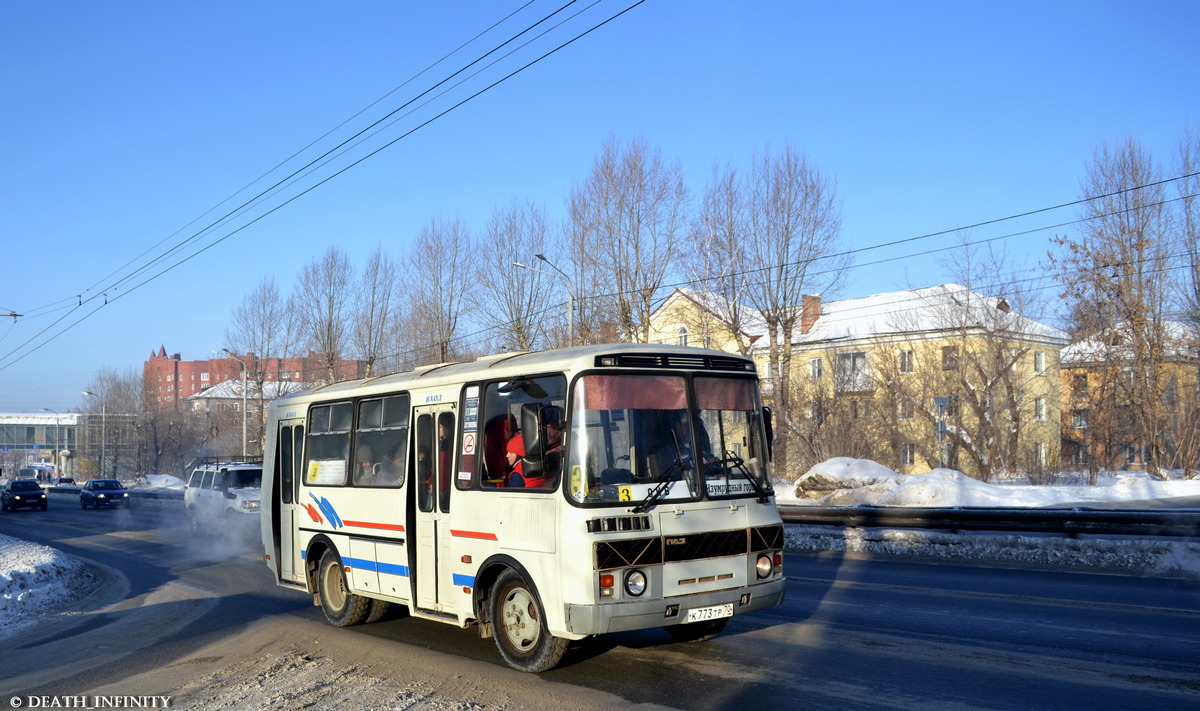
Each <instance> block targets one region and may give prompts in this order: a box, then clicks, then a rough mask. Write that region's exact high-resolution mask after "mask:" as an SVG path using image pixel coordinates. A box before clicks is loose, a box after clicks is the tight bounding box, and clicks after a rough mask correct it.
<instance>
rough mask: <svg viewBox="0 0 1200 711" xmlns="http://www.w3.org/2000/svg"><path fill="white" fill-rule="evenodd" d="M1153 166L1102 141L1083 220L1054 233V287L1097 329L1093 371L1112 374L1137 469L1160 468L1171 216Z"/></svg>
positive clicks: (1133, 145) (1135, 152)
mask: <svg viewBox="0 0 1200 711" xmlns="http://www.w3.org/2000/svg"><path fill="white" fill-rule="evenodd" d="M1160 179H1161V172H1160V170H1159V169H1158V167H1157V166H1156V165H1155V163H1154V161H1153V159H1152V158H1151V157H1150V155H1149V153H1147V152H1146V150H1145V149H1144V148H1143V147H1142V146H1141V144H1139V143H1138V142H1137V141H1135V140H1134V139H1132V138H1129V139H1126V140H1125V141H1124V142H1123V143H1121V144H1120V145H1117V146H1108V145H1105V146H1102V147H1101V148H1100V149H1098V150H1097V151H1096V152H1095V154H1094V155H1093V157H1092V162H1091V164H1090V165H1089V166H1088V171H1087V175H1086V177H1085V179H1084V183H1083V188H1082V191H1083V194H1084V196H1085V198H1087V202H1086V203H1085V206H1084V208H1083V216H1084V218H1085V220H1086V222H1085V227H1084V231H1083V233H1082V234H1081V235H1079V236H1078V237H1061V238H1058V239H1057V242H1058V244H1059V246H1060V247H1061V248H1062V249H1063V254H1062V255H1061V256H1057V257H1055V265H1056V272H1057V277H1058V279H1059V281H1060V282H1061V283H1062V284H1063V295H1064V297H1065V298H1067V299H1068V300H1069V302H1070V303H1071V305H1072V306H1073V307H1074V312H1075V313H1076V314H1078V316H1079V318H1080V319H1081V320H1082V321H1083V323H1084V328H1085V329H1086V331H1088V332H1089V333H1090V334H1091V335H1093V336H1095V335H1099V334H1107V335H1106V337H1105V338H1104V339H1102V341H1101V342H1102V343H1104V345H1105V349H1104V353H1103V354H1102V357H1103V361H1102V362H1103V365H1101V366H1100V368H1099V369H1100V371H1101V372H1103V373H1105V377H1108V378H1112V379H1113V381H1112V383H1111V384H1112V386H1113V389H1114V390H1115V391H1116V393H1117V394H1118V395H1117V396H1118V400H1119V402H1120V403H1121V404H1122V406H1123V407H1126V408H1127V409H1128V412H1129V417H1130V422H1131V425H1132V431H1131V432H1130V435H1131V443H1133V444H1140V445H1141V447H1142V451H1143V456H1144V458H1145V460H1146V461H1145V462H1144V464H1145V465H1146V468H1147V471H1149V472H1150V473H1151V474H1152V475H1154V476H1161V475H1162V472H1161V470H1160V461H1159V460H1160V458H1161V455H1162V453H1163V451H1164V441H1163V432H1164V426H1165V423H1166V418H1167V416H1168V413H1167V411H1166V409H1165V404H1164V396H1165V387H1166V384H1167V380H1166V371H1165V370H1164V368H1163V366H1164V364H1165V362H1166V361H1165V355H1166V351H1165V345H1166V340H1165V334H1166V331H1165V324H1164V321H1165V316H1166V314H1167V309H1168V304H1169V297H1170V293H1171V288H1170V284H1169V281H1168V280H1169V278H1170V274H1171V270H1170V269H1169V266H1170V261H1169V260H1170V259H1171V255H1172V252H1173V245H1172V242H1173V241H1174V240H1173V234H1172V231H1171V216H1170V214H1169V211H1168V210H1167V208H1166V206H1165V201H1164V191H1163V187H1162V184H1161V182H1160Z"/></svg>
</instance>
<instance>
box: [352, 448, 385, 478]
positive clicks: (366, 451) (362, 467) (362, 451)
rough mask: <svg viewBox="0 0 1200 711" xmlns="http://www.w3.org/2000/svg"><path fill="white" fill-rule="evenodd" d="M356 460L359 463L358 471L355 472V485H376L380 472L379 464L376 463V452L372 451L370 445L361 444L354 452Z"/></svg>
mask: <svg viewBox="0 0 1200 711" xmlns="http://www.w3.org/2000/svg"><path fill="white" fill-rule="evenodd" d="M354 459H355V461H357V462H358V469H357V470H355V472H354V483H355V484H359V485H371V484H374V483H375V475H376V473H378V471H379V463H378V462H376V461H375V450H373V449H371V446H370V445H367V444H360V445H358V449H356V450H354Z"/></svg>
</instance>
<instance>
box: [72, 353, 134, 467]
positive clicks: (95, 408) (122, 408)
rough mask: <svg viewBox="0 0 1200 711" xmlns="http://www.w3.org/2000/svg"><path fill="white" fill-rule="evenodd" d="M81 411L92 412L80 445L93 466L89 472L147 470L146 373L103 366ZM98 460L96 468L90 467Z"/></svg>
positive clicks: (89, 389) (90, 386)
mask: <svg viewBox="0 0 1200 711" xmlns="http://www.w3.org/2000/svg"><path fill="white" fill-rule="evenodd" d="M87 392H89V393H92V394H93V396H92V397H88V398H87V399H86V401H85V402H84V403H83V407H82V408H81V410H80V411H81V412H84V413H86V414H87V415H88V419H87V425H86V428H85V431H84V435H83V437H82V438H81V442H80V446H81V449H82V451H83V453H84V456H85V457H86V458H87V460H89V465H88V466H84V467H83V469H84V471H85V472H89V473H91V472H94V473H98V474H99V475H100V476H104V477H123V476H128V475H137V474H142V473H144V469H143V468H142V463H143V462H142V459H141V457H139V451H140V450H141V437H140V432H141V423H142V421H143V420H144V417H143V410H142V376H141V374H136V373H134V372H132V371H129V372H126V373H120V372H117V371H116V370H114V369H112V368H107V367H106V368H101V369H99V370H98V371H96V374H95V375H94V376H92V380H91V381H90V382H89V383H88V387H87ZM90 462H95V466H96V468H95V469H94V470H93V469H91V468H90Z"/></svg>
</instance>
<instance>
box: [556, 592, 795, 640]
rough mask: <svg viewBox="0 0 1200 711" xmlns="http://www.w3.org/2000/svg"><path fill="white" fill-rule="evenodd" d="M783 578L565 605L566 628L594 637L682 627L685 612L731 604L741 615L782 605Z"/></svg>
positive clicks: (578, 633)
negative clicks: (661, 595) (698, 591)
mask: <svg viewBox="0 0 1200 711" xmlns="http://www.w3.org/2000/svg"><path fill="white" fill-rule="evenodd" d="M786 585H787V581H786V580H785V579H783V578H780V579H779V580H772V581H769V582H766V583H760V584H758V585H753V586H751V587H749V588H738V589H735V590H718V591H716V592H711V593H703V594H700V595H687V596H681V597H672V598H657V599H654V600H645V601H643V600H626V601H621V602H608V603H604V604H601V605H567V627H568V629H569V630H570V631H571V633H572V634H576V635H594V634H606V633H609V632H627V631H629V630H644V629H650V628H653V627H669V626H671V625H678V624H685V623H686V622H687V613H688V610H695V609H697V608H707V607H713V606H716V605H724V604H727V603H732V604H733V614H734V616H737V615H744V614H746V613H748V612H754V611H755V610H763V609H766V608H768V607H773V606H775V605H778V604H779V603H781V602H783V594H784V589H785V587H786Z"/></svg>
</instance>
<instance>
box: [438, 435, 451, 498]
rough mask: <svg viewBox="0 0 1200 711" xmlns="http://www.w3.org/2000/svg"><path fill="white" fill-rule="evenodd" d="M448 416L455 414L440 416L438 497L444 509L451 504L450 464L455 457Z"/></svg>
mask: <svg viewBox="0 0 1200 711" xmlns="http://www.w3.org/2000/svg"><path fill="white" fill-rule="evenodd" d="M448 417H449V418H453V415H445V414H443V415H441V416H440V417H438V498H439V499H440V501H441V507H442V511H446V510H448V508H449V506H450V465H451V464H452V463H453V459H454V450H453V449H452V448H451V446H450V427H449V426H448V425H447V424H446V420H447V418H448ZM451 421H453V419H451Z"/></svg>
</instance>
